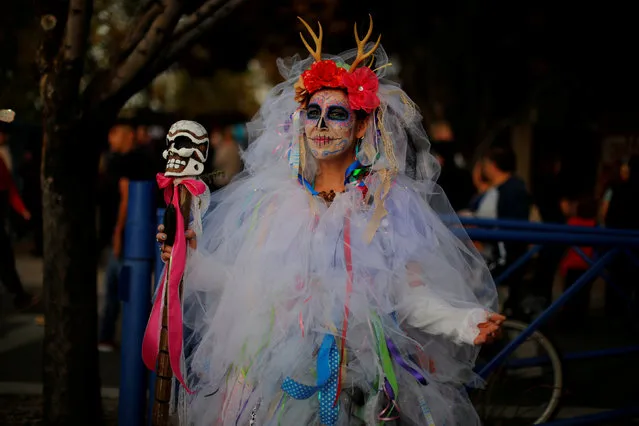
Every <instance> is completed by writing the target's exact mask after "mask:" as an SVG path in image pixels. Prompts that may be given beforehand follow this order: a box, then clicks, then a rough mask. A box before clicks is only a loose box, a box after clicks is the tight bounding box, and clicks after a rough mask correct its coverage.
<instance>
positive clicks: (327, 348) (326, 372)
mask: <svg viewBox="0 0 639 426" xmlns="http://www.w3.org/2000/svg"><path fill="white" fill-rule="evenodd" d="M338 374H339V351H338V350H337V344H336V343H335V336H333V335H331V334H327V335H326V336H324V340H323V341H322V346H320V349H319V352H318V354H317V381H316V385H315V386H309V385H304V384H302V383H298V382H296V381H295V380H293V379H291V378H290V377H287V378H286V379H284V381H283V382H282V390H283V391H284V392H286V393H287V394H288V395H289V396H290V397H291V398H293V399H298V400H299V399H309V398H310V397H312V396H313V395H315V394H316V393H318V399H319V404H320V423H321V424H323V425H326V426H332V425H334V424H336V423H337V416H338V414H339V404H337V403H336V401H335V400H336V398H337V379H338Z"/></svg>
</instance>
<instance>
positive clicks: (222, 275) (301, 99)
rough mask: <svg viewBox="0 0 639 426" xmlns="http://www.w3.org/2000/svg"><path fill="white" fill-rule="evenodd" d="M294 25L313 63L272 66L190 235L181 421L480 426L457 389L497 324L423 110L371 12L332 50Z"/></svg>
mask: <svg viewBox="0 0 639 426" xmlns="http://www.w3.org/2000/svg"><path fill="white" fill-rule="evenodd" d="M300 20H301V19H300ZM302 22H303V23H304V25H305V26H306V28H307V29H308V30H309V32H310V34H311V37H312V38H313V40H314V43H315V48H311V46H310V45H309V44H308V43H307V41H306V40H305V39H304V37H303V36H302V39H303V40H304V44H305V45H306V47H307V49H308V50H309V51H310V52H311V57H309V58H308V59H304V60H301V59H300V58H299V57H297V56H296V57H293V58H291V59H288V60H279V61H278V65H279V68H280V71H281V73H282V75H283V76H284V77H285V79H286V81H285V82H283V83H281V84H279V85H278V86H276V87H275V88H274V89H273V90H272V91H271V92H270V95H269V96H268V98H267V100H266V101H265V103H264V105H263V106H262V108H261V110H260V111H259V113H258V114H257V116H256V117H255V118H254V120H253V121H252V122H251V123H249V131H250V132H251V134H252V136H253V137H252V139H251V143H250V145H249V147H248V149H247V150H246V151H245V152H244V153H243V160H244V162H245V165H246V168H245V171H244V172H242V173H241V174H240V175H238V176H237V177H236V178H235V179H234V180H233V182H232V183H231V184H230V185H229V186H227V187H226V188H224V189H223V190H221V191H218V192H216V193H214V194H213V195H212V202H211V205H212V206H213V207H212V208H211V209H210V211H209V212H208V213H206V214H205V216H204V220H203V223H204V226H203V231H202V234H201V235H198V236H197V237H196V239H197V241H193V242H194V243H196V244H191V247H197V248H193V249H191V251H190V254H189V263H188V269H187V271H188V273H187V275H186V276H185V278H184V294H183V306H184V324H185V327H186V328H187V333H186V334H185V335H186V336H187V338H186V342H185V353H184V370H185V375H186V381H187V383H188V386H189V388H190V390H191V392H187V391H185V390H182V391H181V392H180V396H179V405H178V407H179V415H180V421H181V423H182V424H185V425H197V426H204V425H224V426H226V425H313V424H321V425H328V426H332V425H377V424H379V423H380V422H386V423H388V424H402V425H413V424H414V425H436V426H443V425H447V426H452V425H460V426H470V425H475V424H480V421H479V418H478V417H477V414H476V413H475V410H474V409H473V406H472V405H471V403H470V401H469V399H468V396H467V394H466V391H465V387H464V386H465V385H473V384H478V383H480V381H479V380H477V377H476V376H475V375H474V373H473V371H472V368H473V366H474V361H475V358H476V355H477V353H478V350H479V345H481V344H483V343H486V342H487V341H490V340H491V339H492V338H493V337H494V335H495V333H496V332H497V331H498V330H499V327H500V325H501V323H502V322H503V320H504V317H503V316H501V315H499V314H496V313H494V310H495V309H496V306H497V293H496V290H495V286H494V283H493V281H492V279H491V277H490V274H489V272H488V270H487V268H486V266H485V263H484V262H483V260H482V258H481V256H480V255H479V254H478V253H477V251H476V250H475V248H474V246H473V245H472V242H471V241H470V240H469V239H468V236H467V235H466V234H465V232H464V230H463V227H462V226H461V225H460V223H459V222H458V220H457V218H456V216H455V215H454V213H453V212H452V210H451V209H450V206H449V204H448V202H447V199H446V196H445V195H444V194H443V193H442V191H441V189H440V188H439V187H438V186H437V184H436V182H435V179H436V177H437V172H438V169H437V164H436V161H435V159H434V158H433V157H432V156H431V155H430V154H429V153H428V147H429V142H428V139H427V136H426V134H425V132H424V129H423V127H422V124H421V122H422V117H421V116H420V114H419V113H418V111H417V109H416V107H415V105H414V104H413V103H412V102H411V100H410V99H409V98H408V96H407V95H406V94H405V93H404V92H403V91H402V90H401V88H400V87H399V86H398V85H397V84H395V83H392V82H390V81H387V80H385V79H384V74H385V71H386V66H387V65H390V64H389V63H388V57H387V56H386V54H385V53H384V51H383V50H382V48H381V47H379V39H378V40H377V42H376V43H368V40H369V38H370V35H371V32H372V19H371V22H370V28H369V31H368V34H367V35H366V36H365V37H364V38H363V39H362V40H360V39H359V36H358V35H357V34H358V33H357V27H355V34H356V42H357V49H353V50H351V51H347V52H344V53H342V54H340V55H327V54H322V52H321V43H322V29H321V26H320V27H319V32H318V33H317V34H316V33H314V32H313V30H312V29H311V28H310V27H309V26H308V25H307V24H306V23H305V22H304V21H302ZM373 68H374V70H373ZM160 232H161V230H160ZM187 235H188V236H193V235H194V234H193V233H192V232H191V233H188V234H187ZM163 238H164V235H163V234H162V233H160V234H158V239H159V240H160V241H161V240H162V239H163ZM169 253H170V247H163V257H164V258H168V256H169Z"/></svg>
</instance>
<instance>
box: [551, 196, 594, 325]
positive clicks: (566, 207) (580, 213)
mask: <svg viewBox="0 0 639 426" xmlns="http://www.w3.org/2000/svg"><path fill="white" fill-rule="evenodd" d="M561 210H562V212H563V214H564V215H565V216H566V218H567V222H566V224H567V225H570V226H587V227H594V226H596V225H597V203H596V201H595V200H594V198H593V197H591V196H582V197H564V198H562V200H561ZM579 249H580V250H581V251H582V252H583V253H584V254H585V255H586V256H588V258H590V259H592V257H593V254H594V249H593V248H592V247H579ZM589 267H590V265H589V264H588V262H586V260H585V259H584V258H583V257H581V256H580V255H579V253H578V252H577V251H576V250H575V249H574V248H570V249H569V250H568V251H567V252H566V254H565V256H564V258H563V259H562V261H561V264H560V273H561V275H562V276H563V277H564V291H566V290H568V288H570V286H571V285H573V284H574V283H575V282H576V281H577V280H578V279H579V277H581V276H582V275H583V273H584V272H586V270H588V268H589ZM591 289H592V281H590V282H589V283H586V285H584V286H583V288H582V289H580V290H579V291H578V292H577V294H575V295H574V296H573V297H572V298H570V299H569V300H568V301H567V302H566V304H565V305H564V310H563V312H562V317H563V318H562V321H561V322H562V323H564V324H565V325H568V326H576V325H582V324H583V321H584V320H585V319H587V317H588V312H589V310H590V292H591Z"/></svg>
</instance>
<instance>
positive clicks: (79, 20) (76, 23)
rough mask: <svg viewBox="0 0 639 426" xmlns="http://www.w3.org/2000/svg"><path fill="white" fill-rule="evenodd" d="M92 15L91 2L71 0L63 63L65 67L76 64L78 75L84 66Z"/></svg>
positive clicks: (90, 0) (87, 0) (89, 0)
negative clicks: (78, 68) (78, 70)
mask: <svg viewBox="0 0 639 426" xmlns="http://www.w3.org/2000/svg"><path fill="white" fill-rule="evenodd" d="M92 13H93V1H92V0H71V2H70V4H69V15H68V18H67V31H66V37H65V42H64V61H65V62H66V64H67V66H69V65H70V64H71V63H76V64H77V65H76V66H79V67H80V74H82V72H81V68H82V65H83V64H84V53H85V50H86V46H87V39H88V35H89V24H90V23H91V15H92Z"/></svg>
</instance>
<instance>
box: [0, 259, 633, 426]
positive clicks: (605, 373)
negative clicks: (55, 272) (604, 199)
mask: <svg viewBox="0 0 639 426" xmlns="http://www.w3.org/2000/svg"><path fill="white" fill-rule="evenodd" d="M18 249H19V253H18V267H19V272H20V275H21V277H22V279H23V280H24V284H25V286H26V287H28V288H29V289H31V290H33V291H37V292H39V291H40V290H41V288H42V260H41V259H38V258H33V257H30V256H29V255H28V254H27V252H26V249H25V248H24V247H19V248H18ZM98 280H99V294H100V295H101V294H102V285H101V284H102V271H100V272H99V275H98ZM601 298H602V287H601V285H600V284H599V285H597V286H596V289H595V292H594V294H593V302H595V304H596V305H597V304H599V305H600V304H601V303H600V301H601ZM10 302H11V300H10V299H9V298H8V297H7V295H6V294H3V297H2V300H1V303H2V310H1V311H0V312H2V317H1V318H0V395H1V394H39V393H40V388H41V385H40V382H41V362H42V351H41V343H42V336H43V330H44V329H43V327H41V326H39V325H37V324H36V322H35V318H36V316H37V314H38V313H40V312H41V307H40V306H37V307H35V308H34V309H32V310H30V311H29V312H24V313H16V312H15V311H14V310H13V308H12V306H11V303H10ZM100 305H101V303H100ZM626 325H627V324H610V323H608V322H607V321H605V320H604V319H603V318H595V319H594V320H593V321H592V323H591V324H584V327H583V329H580V330H576V331H571V333H570V334H566V333H561V332H556V331H554V327H550V328H549V330H550V331H549V333H552V336H551V338H552V340H553V341H554V343H555V344H556V345H557V346H558V348H559V349H560V350H561V351H562V352H563V353H564V354H565V353H568V352H573V351H575V350H594V349H604V348H608V347H620V346H628V345H639V340H638V339H637V335H638V334H637V332H636V331H635V332H634V334H633V332H631V331H630V330H629V329H627V327H626ZM119 357H120V354H119V352H114V353H106V354H105V353H101V354H100V368H101V377H102V384H103V395H105V396H106V397H117V393H118V384H119V363H120V358H119ZM564 368H565V370H566V371H565V376H564V381H565V385H564V389H565V392H564V393H565V396H564V397H563V400H562V410H561V411H560V417H570V416H574V415H576V414H585V413H592V412H597V411H600V410H601V409H606V408H615V407H620V406H623V405H630V404H633V403H634V404H636V403H637V399H638V398H637V391H636V383H638V382H639V363H637V353H635V354H634V356H633V355H621V356H616V357H614V358H602V359H598V360H594V361H593V360H569V361H565V362H564ZM595 424H597V425H600V426H603V425H606V424H607V423H603V422H597V423H595ZM619 424H629V423H628V421H626V422H625V423H619Z"/></svg>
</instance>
